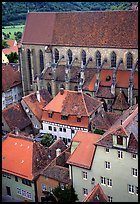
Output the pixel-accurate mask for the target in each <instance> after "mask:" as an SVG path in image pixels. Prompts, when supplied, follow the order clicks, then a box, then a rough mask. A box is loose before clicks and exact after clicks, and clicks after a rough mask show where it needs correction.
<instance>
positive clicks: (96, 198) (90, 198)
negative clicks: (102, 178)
mask: <svg viewBox="0 0 140 204" xmlns="http://www.w3.org/2000/svg"><path fill="white" fill-rule="evenodd" d="M82 202H108V198H107V196H106V195H105V193H104V191H103V189H102V188H101V186H100V184H99V183H98V184H96V186H94V188H93V189H92V190H91V191H90V192H89V193H88V195H87V196H86V197H85V198H84V199H83V201H82Z"/></svg>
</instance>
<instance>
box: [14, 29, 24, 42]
mask: <svg viewBox="0 0 140 204" xmlns="http://www.w3.org/2000/svg"><path fill="white" fill-rule="evenodd" d="M14 35H15V40H16V41H17V42H19V41H20V40H21V37H22V32H20V31H18V32H15V33H14Z"/></svg>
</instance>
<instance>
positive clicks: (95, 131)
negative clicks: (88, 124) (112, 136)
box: [94, 128, 105, 135]
mask: <svg viewBox="0 0 140 204" xmlns="http://www.w3.org/2000/svg"><path fill="white" fill-rule="evenodd" d="M94 133H95V134H100V135H103V134H104V133H105V131H104V130H102V129H97V128H96V129H95V130H94Z"/></svg>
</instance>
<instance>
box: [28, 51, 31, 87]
mask: <svg viewBox="0 0 140 204" xmlns="http://www.w3.org/2000/svg"><path fill="white" fill-rule="evenodd" d="M27 61H28V69H29V77H30V84H32V70H31V68H32V67H31V52H30V49H27Z"/></svg>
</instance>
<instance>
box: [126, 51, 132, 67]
mask: <svg viewBox="0 0 140 204" xmlns="http://www.w3.org/2000/svg"><path fill="white" fill-rule="evenodd" d="M132 66H133V56H132V54H131V53H130V52H129V53H128V54H127V69H132Z"/></svg>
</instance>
